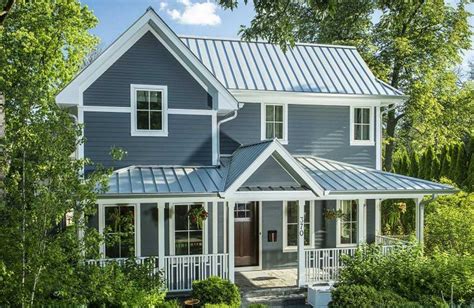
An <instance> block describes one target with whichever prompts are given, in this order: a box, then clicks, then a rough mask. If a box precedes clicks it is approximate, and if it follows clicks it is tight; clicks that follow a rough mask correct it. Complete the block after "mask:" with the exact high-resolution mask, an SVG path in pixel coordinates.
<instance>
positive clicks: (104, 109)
mask: <svg viewBox="0 0 474 308" xmlns="http://www.w3.org/2000/svg"><path fill="white" fill-rule="evenodd" d="M79 108H82V110H84V111H85V112H114V113H130V112H132V107H114V106H82V107H79Z"/></svg>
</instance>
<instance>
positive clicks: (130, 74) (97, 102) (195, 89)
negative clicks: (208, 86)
mask: <svg viewBox="0 0 474 308" xmlns="http://www.w3.org/2000/svg"><path fill="white" fill-rule="evenodd" d="M130 84H148V85H166V86H168V108H184V109H212V99H211V97H210V96H209V95H208V93H207V92H206V91H205V89H204V88H203V87H202V86H201V85H200V84H199V83H198V82H197V81H196V80H195V79H194V78H193V77H192V76H191V75H190V74H189V73H188V71H187V70H186V69H185V68H184V67H183V66H182V65H181V64H180V63H179V62H178V60H176V59H175V58H174V56H173V55H172V54H171V53H169V52H168V50H167V49H166V48H165V47H164V46H163V45H162V44H161V43H160V42H159V41H158V40H157V39H156V38H155V36H154V35H153V34H151V33H150V32H147V33H146V34H145V35H144V36H143V37H142V38H140V39H139V40H138V41H137V42H136V43H135V45H134V46H132V47H131V48H130V49H129V50H128V51H127V52H125V54H123V55H122V57H120V59H118V60H117V61H116V62H115V63H114V64H113V65H112V66H111V67H109V68H108V69H107V71H105V72H104V74H102V76H100V77H99V78H98V79H97V80H96V81H95V82H94V83H93V84H92V85H91V86H90V87H89V88H88V89H87V90H86V91H85V92H84V105H92V106H119V107H128V106H130Z"/></svg>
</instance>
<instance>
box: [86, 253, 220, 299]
mask: <svg viewBox="0 0 474 308" xmlns="http://www.w3.org/2000/svg"><path fill="white" fill-rule="evenodd" d="M126 260H127V259H125V258H114V259H112V258H110V259H94V260H87V261H86V264H88V265H97V266H105V265H106V264H108V263H111V262H115V263H118V264H119V265H123V264H124V263H125V262H126ZM148 261H152V262H154V267H153V268H154V270H153V271H154V272H157V271H159V270H160V266H159V264H160V263H161V262H159V259H158V258H157V257H155V258H147V257H140V258H137V259H136V262H137V263H144V262H148ZM161 270H162V271H163V278H164V279H165V282H166V287H167V289H168V290H169V291H170V292H179V291H190V290H191V288H192V282H193V281H194V280H203V279H206V278H208V277H210V276H219V277H221V278H223V279H229V255H228V254H226V253H220V254H209V255H187V256H165V257H164V258H163V268H161Z"/></svg>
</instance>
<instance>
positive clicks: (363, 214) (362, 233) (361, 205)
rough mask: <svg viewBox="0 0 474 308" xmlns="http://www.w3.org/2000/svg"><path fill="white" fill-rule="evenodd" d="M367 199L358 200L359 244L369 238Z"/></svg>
mask: <svg viewBox="0 0 474 308" xmlns="http://www.w3.org/2000/svg"><path fill="white" fill-rule="evenodd" d="M366 201H367V200H365V199H359V200H358V202H357V244H359V245H360V244H363V243H365V242H366V238H367V211H366V209H367V206H366Z"/></svg>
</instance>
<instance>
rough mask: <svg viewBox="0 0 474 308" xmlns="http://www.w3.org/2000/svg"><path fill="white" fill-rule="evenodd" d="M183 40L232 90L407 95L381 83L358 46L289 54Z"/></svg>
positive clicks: (244, 44)
mask: <svg viewBox="0 0 474 308" xmlns="http://www.w3.org/2000/svg"><path fill="white" fill-rule="evenodd" d="M180 38H181V40H182V41H183V42H184V43H185V45H186V46H187V47H188V48H189V49H190V50H191V51H192V52H193V53H194V55H195V56H196V57H197V58H198V59H199V60H200V61H201V62H202V63H203V64H204V65H205V66H206V67H207V68H208V69H209V71H211V72H212V73H213V74H214V76H215V77H216V78H217V79H218V80H219V81H220V82H221V83H222V84H223V85H225V86H226V87H227V88H228V89H230V90H263V91H285V92H310V93H328V94H361V95H387V96H400V95H403V93H402V92H401V91H399V90H397V89H395V88H393V87H391V86H390V85H388V84H386V83H384V82H383V81H380V80H379V79H377V78H376V77H375V76H374V75H373V74H372V72H371V71H370V69H369V68H368V66H367V64H366V63H365V62H364V60H363V59H362V57H361V56H360V55H359V53H358V52H357V50H356V49H355V47H350V46H331V45H318V44H296V45H295V46H294V47H293V48H290V47H289V48H288V49H287V51H286V53H284V52H283V51H282V50H281V48H280V47H279V46H278V45H275V44H270V43H266V42H260V41H254V42H251V41H241V40H235V39H220V38H204V37H188V36H181V37H180Z"/></svg>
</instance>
